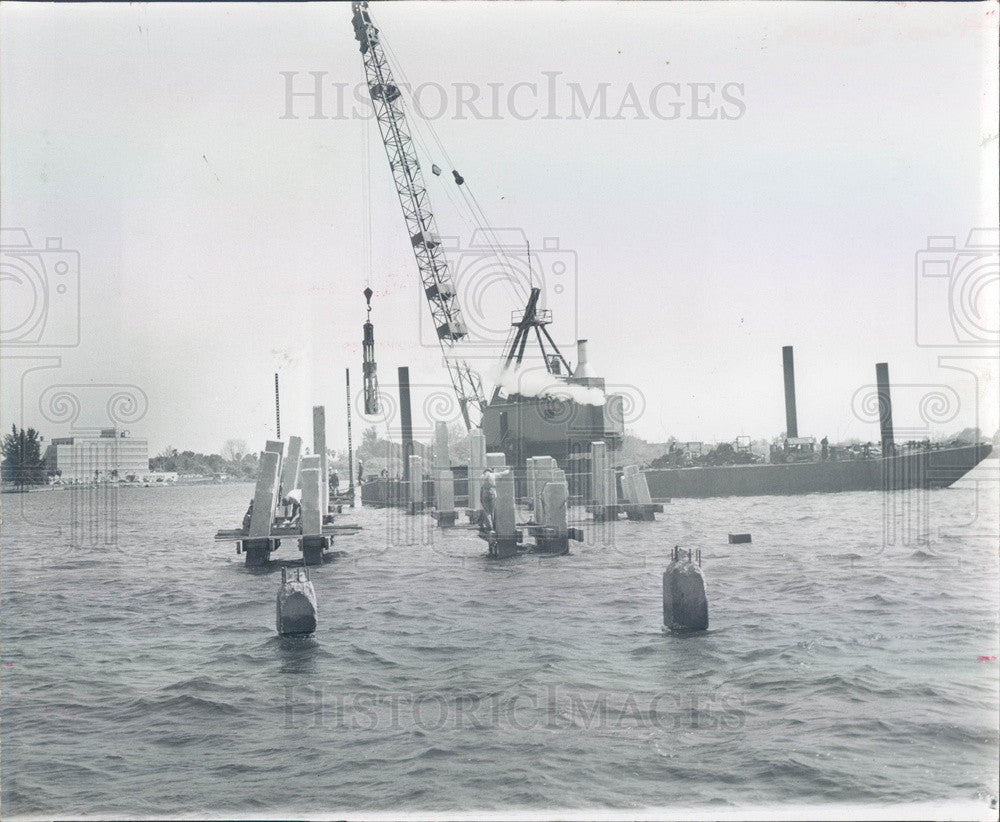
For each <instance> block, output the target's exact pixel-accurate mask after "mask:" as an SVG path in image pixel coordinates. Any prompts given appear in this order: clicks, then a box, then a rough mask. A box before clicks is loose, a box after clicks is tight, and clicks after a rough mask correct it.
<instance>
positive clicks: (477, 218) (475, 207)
mask: <svg viewBox="0 0 1000 822" xmlns="http://www.w3.org/2000/svg"><path fill="white" fill-rule="evenodd" d="M380 42H381V44H382V46H383V48H384V49H385V53H386V57H387V59H388V60H390V62H391V63H392V70H393V72H394V73H396V74H398V75H399V76H400V77H402V78H403V82H404V83H405V84H406V85H407V86H408V88H409V90H408V94H409V96H410V100H411V108H412V109H413V111H414V113H415V114H419V113H420V107H419V106H418V105H417V103H416V99H415V98H414V97H413V91H412V89H413V86H412V84H411V83H410V80H409V78H408V77H407V75H406V72H405V70H404V69H403V68H402V65H401V64H400V61H399V58H398V57H397V56H396V54H395V52H394V51H393V49H392V47H391V46H390V45H389V44H388V43H386V42H385V38H384V34H383V35H382V36H380ZM400 91H402V89H400ZM413 120H414V127H413V129H412V130H413V136H414V141H415V142H417V143H418V144H419V145H420V147H421V149H422V150H423V151H424V153H425V155H427V156H432V152H430V151H429V150H428V146H427V144H426V142H425V140H424V139H423V137H422V136H421V135H420V129H421V128H425V129H426V130H427V131H428V132H429V133H430V135H431V136H432V138H433V139H434V142H435V143H436V144H437V145H438V147H439V149H440V151H441V154H442V156H443V157H444V159H445V160H447V162H448V163H449V165H451V166H452V168H455V163H454V161H453V160H452V158H451V155H450V154H449V153H448V150H447V149H446V148H445V146H444V143H442V141H441V138H440V137H439V136H438V133H437V131H436V130H435V129H434V127H433V126H432V125H431V124H430V123H429V122H424V118H423V117H420V116H416V117H414V118H413ZM448 188H449V187H448V186H445V191H446V193H447V196H448V199H449V200H450V201H451V202H452V204H453V205H455V202H454V199H453V198H452V197H451V194H450V192H448ZM458 188H459V190H460V193H461V195H462V198H463V199H464V201H465V204H466V208H467V209H468V211H469V213H470V215H471V217H472V220H473V221H474V223H475V225H476V227H477V228H479V229H480V231H481V232H482V234H483V236H484V237H485V238H486V243H487V246H488V247H489V249H490V251H491V252H492V254H493V256H494V257H495V258H496V259H497V262H498V263H500V265H501V267H503V268H504V269H506V271H507V279H506V280H505V281H504V282H505V283H507V284H508V287H509V288H510V290H511V292H512V296H513V297H514V299H515V300H517V301H523V300H524V299H526V298H527V294H526V293H524V290H523V288H521V278H519V277H518V276H517V273H516V272H515V271H514V269H513V266H512V265H511V263H510V259H509V256H508V254H507V253H506V251H505V250H503V247H502V244H501V243H500V240H499V238H498V237H497V235H496V231H495V229H494V228H493V227H492V226H491V225H490V224H489V221H488V219H487V217H486V214H485V212H484V210H483V208H482V206H481V205H480V203H479V200H478V199H477V198H476V196H475V194H474V193H473V191H472V189H471V187H470V186H469V183H468V181H465V183H464V184H463V185H460V186H458ZM463 189H465V190H463ZM456 208H457V207H456ZM466 222H468V221H467V220H466Z"/></svg>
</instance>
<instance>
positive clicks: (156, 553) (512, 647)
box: [2, 461, 998, 817]
mask: <svg viewBox="0 0 1000 822" xmlns="http://www.w3.org/2000/svg"><path fill="white" fill-rule="evenodd" d="M994 462H995V461H994ZM995 476H996V469H995V467H994V468H993V469H992V473H990V472H983V473H981V474H980V477H981V478H985V479H984V481H983V482H980V483H979V484H978V486H977V484H976V483H975V482H971V481H969V482H965V483H964V484H963V486H962V487H960V488H959V487H956V488H954V489H948V490H943V491H935V492H931V493H930V494H920V493H917V492H903V493H896V494H893V495H890V496H889V497H885V498H883V496H882V495H880V494H877V493H857V494H834V495H810V496H802V497H786V498H781V497H771V498H738V499H722V500H676V501H674V502H673V503H672V504H670V505H668V506H666V513H665V514H663V515H660V517H659V519H660V521H659V522H657V523H654V524H650V523H627V522H622V523H618V524H617V525H616V526H615V529H614V532H613V535H606V538H605V539H601V540H596V539H595V540H591V542H589V543H587V544H583V545H578V544H574V546H573V551H572V554H571V555H570V556H567V557H559V558H538V557H532V556H523V557H518V558H515V559H512V560H508V561H503V562H491V561H487V560H486V559H485V558H484V556H483V554H484V550H485V546H484V544H483V543H482V542H480V541H479V540H478V539H477V538H476V537H475V535H474V534H473V533H472V532H469V531H464V530H463V531H454V532H450V533H448V534H442V533H440V532H435V531H434V529H433V526H432V525H431V524H430V523H431V521H430V520H429V519H428V518H423V517H420V518H412V517H409V518H408V517H403V516H401V515H399V514H397V513H391V514H390V513H389V512H385V511H372V510H367V509H366V510H360V509H359V510H358V511H357V512H356V513H355V514H352V515H351V516H350V517H348V516H347V515H345V516H344V518H343V519H342V520H341V521H342V522H343V521H346V520H348V519H354V520H356V521H357V522H359V523H360V524H361V525H363V526H364V528H365V530H364V531H363V532H361V533H360V534H358V535H357V536H354V537H349V538H347V537H344V538H338V540H337V543H336V546H335V547H336V549H337V553H336V554H335V555H334V557H333V558H332V560H331V561H329V562H327V563H326V564H324V565H323V566H322V567H321V568H315V569H313V570H312V579H313V582H314V585H315V588H316V592H317V596H318V600H319V605H320V627H319V630H318V631H317V633H316V634H315V636H314V637H313V638H311V639H294V640H291V639H280V638H278V637H277V636H276V634H275V630H274V600H275V594H276V591H277V586H278V581H279V579H280V573H279V571H278V568H277V566H275V567H272V568H269V569H265V570H263V571H256V572H255V571H253V570H251V569H247V568H246V567H245V566H244V565H243V564H242V562H241V560H242V558H241V557H238V556H236V554H235V550H234V547H233V546H232V545H231V544H226V543H213V541H212V536H213V535H214V532H215V530H216V529H217V528H219V527H235V526H236V525H238V523H239V521H240V519H241V517H242V514H243V511H244V509H245V507H246V503H247V500H248V499H249V497H250V495H251V488H250V486H248V485H222V486H208V487H173V488H145V489H143V488H131V489H129V488H125V489H120V490H118V491H117V498H114V497H108V498H101V496H100V495H99V494H98V493H97V492H95V491H85V492H71V491H54V492H48V491H45V492H37V493H31V494H26V495H5V497H4V500H3V501H4V508H5V525H4V539H3V556H2V562H3V565H2V589H3V603H2V615H3V634H2V637H3V655H2V658H3V667H2V675H3V718H2V723H3V727H2V731H3V747H2V773H3V782H2V791H3V792H2V804H3V808H4V813H5V815H6V816H7V817H10V816H17V815H43V814H44V815H47V816H52V815H74V816H76V815H82V814H102V815H118V816H128V815H133V816H134V815H136V814H142V815H160V816H164V815H171V814H178V813H181V812H187V813H200V814H205V813H226V812H229V813H251V814H264V815H272V816H273V815H279V814H281V813H284V814H290V813H294V812H299V813H308V812H313V813H315V812H320V811H323V810H326V811H334V810H338V809H339V810H357V811H378V810H390V809H394V808H403V809H409V810H421V809H439V810H448V809H451V810H457V809H463V808H464V809H470V808H476V809H482V810H491V809H492V810H503V809H511V808H531V807H537V808H550V809H551V808H567V809H572V808H578V809H579V808H624V809H640V808H649V807H666V806H670V807H680V806H688V807H691V806H693V807H702V808H706V809H708V810H710V811H711V810H716V811H723V810H725V809H726V808H727V807H746V806H753V805H760V804H765V803H767V804H773V803H781V804H786V803H795V804H802V803H810V804H811V803H832V802H872V803H896V802H914V801H933V800H963V801H974V802H978V803H982V807H983V808H986V807H987V806H988V804H987V803H988V801H989V797H991V796H995V795H996V794H997V792H998V791H997V773H998V767H997V766H998V761H997V747H998V729H997V722H998V720H997V711H998V697H997V689H998V666H997V662H996V661H990V660H985V661H980V660H979V657H981V656H986V657H989V656H995V655H997V654H998V640H997V636H998V634H997V631H998V624H997V611H996V603H997V599H998V564H997V549H996V534H997V531H998V522H997V506H996V490H997V485H996V483H995V480H993V481H992V484H991V480H992V478H993V477H995ZM977 489H978V490H977ZM115 523H116V528H115V527H112V526H114V525H115ZM70 526H72V527H73V530H72V531H71V530H70ZM56 528H61V529H62V532H61V534H58V533H56V531H55V530H54V529H56ZM729 531H749V532H751V533H752V534H753V543H752V544H751V545H728V544H726V534H727V532H729ZM71 538H73V539H76V540H77V541H82V542H84V543H85V544H84V545H83V547H79V548H75V549H74V548H71V547H69V542H70V539H71ZM115 540H116V542H115ZM106 542H110V543H112V544H105V543H106ZM676 543H680V544H681V545H683V546H687V547H700V548H702V550H703V553H704V571H705V573H706V577H707V580H708V584H709V596H710V615H711V624H712V628H711V630H710V631H709V632H708V633H707V634H702V635H696V636H690V637H675V636H670V635H665V634H663V633H662V631H661V599H660V575H661V572H662V570H663V568H664V566H665V564H666V562H667V557H668V554H669V551H670V548H671V547H672V546H673V545H674V544H676ZM887 543H888V544H887ZM277 556H279V557H280V556H287V557H291V556H292V552H291V551H287V550H284V549H283V550H282V552H281V553H279V554H278V555H277Z"/></svg>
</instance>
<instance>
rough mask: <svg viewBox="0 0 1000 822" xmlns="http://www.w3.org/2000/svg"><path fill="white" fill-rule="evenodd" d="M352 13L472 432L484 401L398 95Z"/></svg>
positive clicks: (358, 2)
mask: <svg viewBox="0 0 1000 822" xmlns="http://www.w3.org/2000/svg"><path fill="white" fill-rule="evenodd" d="M351 8H352V11H353V23H354V36H355V38H356V39H357V40H358V42H359V43H360V44H361V55H362V58H363V60H364V65H365V77H366V79H367V81H368V92H369V94H370V95H371V98H372V104H373V106H374V108H375V119H376V121H377V122H378V127H379V132H380V133H381V135H382V143H383V144H384V145H385V151H386V155H387V156H388V158H389V168H390V170H391V172H392V178H393V182H394V183H395V184H396V194H397V195H398V196H399V204H400V206H402V209H403V219H404V220H405V221H406V228H407V231H408V233H409V236H410V242H411V243H412V245H413V254H414V256H415V257H416V260H417V268H418V269H419V272H420V280H421V283H422V285H423V289H424V294H425V295H426V298H427V304H428V306H429V307H430V312H431V319H432V321H433V323H434V328H435V330H436V331H437V335H438V339H439V340H440V343H441V350H442V353H443V354H444V360H445V364H446V365H447V367H448V374H449V376H450V377H451V383H452V387H453V388H454V390H455V394H456V396H457V398H458V403H459V407H460V408H461V410H462V418H463V419H464V420H465V426H466V428H472V427H473V426H474V425H478V424H479V421H480V419H481V416H482V412H483V410H484V409H485V407H486V397H485V395H484V393H483V386H482V382H481V380H480V378H479V375H478V374H476V373H475V372H474V371H473V370H472V369H471V368H470V367H469V365H468V363H466V362H465V361H464V360H463V359H462V358H461V357H459V356H458V355H457V351H456V344H457V343H458V341H459V340H461V339H462V338H463V337H465V336H466V335H467V334H468V333H469V332H468V328H467V327H466V325H465V323H464V322H463V320H462V312H461V308H460V307H459V304H458V300H457V297H456V292H455V285H454V282H453V281H452V277H451V272H450V271H449V270H448V261H447V258H446V257H445V254H444V252H443V251H442V250H441V248H440V239H439V236H440V235H439V234H438V232H437V225H436V223H435V221H434V213H433V212H432V211H431V205H430V199H429V198H428V196H427V187H426V185H425V184H424V178H423V173H422V172H421V170H420V162H419V160H418V159H417V154H416V150H415V148H414V145H413V137H412V136H411V134H410V130H409V127H408V125H407V122H406V114H405V112H404V111H403V103H402V94H401V92H400V89H399V86H398V85H397V84H396V82H395V79H394V78H393V75H392V71H391V69H390V67H389V62H388V60H387V59H386V56H385V52H384V51H383V50H382V45H381V43H380V42H379V32H378V29H377V28H375V25H374V24H373V23H372V20H371V16H370V15H369V13H368V3H367V0H355V2H353V3H352V4H351Z"/></svg>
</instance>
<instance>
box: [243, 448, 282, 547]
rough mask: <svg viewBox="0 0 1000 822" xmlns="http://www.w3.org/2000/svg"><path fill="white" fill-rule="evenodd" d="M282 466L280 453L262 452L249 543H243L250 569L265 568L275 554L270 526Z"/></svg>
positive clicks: (246, 540)
mask: <svg viewBox="0 0 1000 822" xmlns="http://www.w3.org/2000/svg"><path fill="white" fill-rule="evenodd" d="M268 444H269V445H271V444H272V443H268ZM280 464H281V456H280V454H278V452H276V451H261V452H260V468H259V470H258V473H257V486H256V488H255V489H254V495H253V513H252V514H251V515H250V530H249V534H248V537H249V539H245V540H242V545H241V548H242V550H243V554H244V562H245V563H246V564H247V565H265V564H266V563H267V561H268V560H269V559H270V558H271V551H272V550H274V540H273V539H272V538H271V525H272V523H273V522H274V509H275V504H276V501H277V493H278V468H279V466H280Z"/></svg>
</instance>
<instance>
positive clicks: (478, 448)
mask: <svg viewBox="0 0 1000 822" xmlns="http://www.w3.org/2000/svg"><path fill="white" fill-rule="evenodd" d="M485 468H486V437H485V436H484V435H483V432H482V431H480V430H479V429H478V428H474V429H472V430H471V431H470V432H469V479H468V486H469V506H468V509H467V513H468V516H469V522H478V521H479V513H480V512H481V511H482V510H483V504H482V503H481V502H480V501H479V491H480V489H481V488H482V485H483V469H485Z"/></svg>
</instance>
